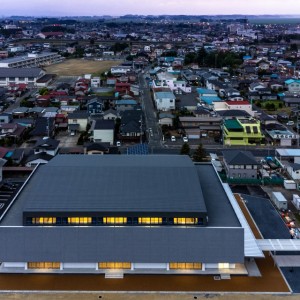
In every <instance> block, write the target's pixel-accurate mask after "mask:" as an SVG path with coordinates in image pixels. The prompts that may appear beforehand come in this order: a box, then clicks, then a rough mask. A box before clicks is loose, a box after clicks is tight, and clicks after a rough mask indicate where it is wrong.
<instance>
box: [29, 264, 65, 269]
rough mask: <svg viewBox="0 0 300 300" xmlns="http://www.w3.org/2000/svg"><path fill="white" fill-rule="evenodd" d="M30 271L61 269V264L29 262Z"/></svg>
mask: <svg viewBox="0 0 300 300" xmlns="http://www.w3.org/2000/svg"><path fill="white" fill-rule="evenodd" d="M27 267H28V269H60V263H59V262H29V263H28V264H27Z"/></svg>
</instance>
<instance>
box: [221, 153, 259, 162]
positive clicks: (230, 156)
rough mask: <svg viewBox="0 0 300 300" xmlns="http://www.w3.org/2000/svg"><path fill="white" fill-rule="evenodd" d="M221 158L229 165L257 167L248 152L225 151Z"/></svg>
mask: <svg viewBox="0 0 300 300" xmlns="http://www.w3.org/2000/svg"><path fill="white" fill-rule="evenodd" d="M223 157H224V160H226V162H227V164H229V165H259V163H258V162H257V161H256V159H255V157H254V155H253V154H252V152H250V151H240V150H230V151H225V152H223Z"/></svg>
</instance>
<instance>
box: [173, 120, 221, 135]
mask: <svg viewBox="0 0 300 300" xmlns="http://www.w3.org/2000/svg"><path fill="white" fill-rule="evenodd" d="M179 121H180V125H181V128H182V129H183V130H184V132H185V134H186V136H187V137H188V138H189V139H199V138H202V137H203V138H208V137H214V138H219V137H220V135H221V124H222V118H220V117H213V116H199V117H192V116H188V117H185V116H183V117H179Z"/></svg>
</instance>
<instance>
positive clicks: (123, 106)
mask: <svg viewBox="0 0 300 300" xmlns="http://www.w3.org/2000/svg"><path fill="white" fill-rule="evenodd" d="M115 107H116V110H117V111H124V110H130V109H135V108H136V107H137V102H136V100H133V99H122V100H116V101H115Z"/></svg>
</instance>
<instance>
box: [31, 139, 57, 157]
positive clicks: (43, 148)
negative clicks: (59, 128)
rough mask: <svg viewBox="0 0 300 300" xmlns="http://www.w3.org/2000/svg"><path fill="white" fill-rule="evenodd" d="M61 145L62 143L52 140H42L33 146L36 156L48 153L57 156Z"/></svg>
mask: <svg viewBox="0 0 300 300" xmlns="http://www.w3.org/2000/svg"><path fill="white" fill-rule="evenodd" d="M59 143H60V141H57V140H54V139H52V138H47V137H45V138H41V139H39V140H37V141H36V143H35V145H34V146H33V150H34V154H38V153H47V154H48V155H52V156H55V155H56V154H57V152H58V146H59Z"/></svg>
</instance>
